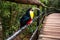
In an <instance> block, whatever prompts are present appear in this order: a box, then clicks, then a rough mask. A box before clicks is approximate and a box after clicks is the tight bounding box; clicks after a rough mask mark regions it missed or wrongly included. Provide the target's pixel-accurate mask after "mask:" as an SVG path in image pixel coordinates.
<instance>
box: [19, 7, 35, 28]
mask: <svg viewBox="0 0 60 40" xmlns="http://www.w3.org/2000/svg"><path fill="white" fill-rule="evenodd" d="M33 18H34V10H33V9H32V8H29V9H28V10H27V11H26V14H24V15H23V16H22V18H21V19H20V28H21V27H23V26H25V25H26V24H27V25H28V24H31V22H32V20H33Z"/></svg>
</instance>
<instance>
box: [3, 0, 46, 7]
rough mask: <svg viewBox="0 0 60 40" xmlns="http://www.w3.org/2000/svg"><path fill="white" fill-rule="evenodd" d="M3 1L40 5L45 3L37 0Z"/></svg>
mask: <svg viewBox="0 0 60 40" xmlns="http://www.w3.org/2000/svg"><path fill="white" fill-rule="evenodd" d="M3 1H11V2H16V3H20V4H31V5H41V6H43V7H45V5H44V4H43V3H41V1H38V0H3Z"/></svg>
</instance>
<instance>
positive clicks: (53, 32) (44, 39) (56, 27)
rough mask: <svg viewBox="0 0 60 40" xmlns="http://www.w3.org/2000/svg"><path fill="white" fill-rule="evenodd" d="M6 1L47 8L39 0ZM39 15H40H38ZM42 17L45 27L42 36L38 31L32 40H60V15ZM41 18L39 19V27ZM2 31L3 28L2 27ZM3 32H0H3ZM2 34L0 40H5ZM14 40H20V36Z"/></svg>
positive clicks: (52, 14) (41, 31) (53, 14)
mask: <svg viewBox="0 0 60 40" xmlns="http://www.w3.org/2000/svg"><path fill="white" fill-rule="evenodd" d="M6 1H12V2H17V3H23V4H32V5H37V7H38V8H39V6H40V5H41V6H43V7H46V6H45V5H44V4H43V3H41V2H39V1H38V0H36V1H34V0H33V1H32V2H31V0H30V1H29V0H28V1H25V0H23V1H19V0H6ZM37 13H38V12H37ZM38 15H39V14H38ZM44 15H45V16H44ZM44 15H42V17H43V19H44V20H43V27H42V29H41V30H40V34H39V35H38V33H37V32H38V30H37V31H36V33H35V37H33V38H32V39H30V40H60V13H51V14H49V15H46V14H44ZM39 20H40V19H39V18H38V21H37V23H38V25H37V26H39ZM0 28H1V29H2V27H1V26H0ZM1 31H2V30H0V32H1ZM1 35H2V33H0V40H3V38H2V36H1ZM13 40H20V38H19V35H17V36H16V37H14V38H13Z"/></svg>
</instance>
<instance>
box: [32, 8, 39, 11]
mask: <svg viewBox="0 0 60 40" xmlns="http://www.w3.org/2000/svg"><path fill="white" fill-rule="evenodd" d="M32 10H33V11H34V10H40V9H39V8H32Z"/></svg>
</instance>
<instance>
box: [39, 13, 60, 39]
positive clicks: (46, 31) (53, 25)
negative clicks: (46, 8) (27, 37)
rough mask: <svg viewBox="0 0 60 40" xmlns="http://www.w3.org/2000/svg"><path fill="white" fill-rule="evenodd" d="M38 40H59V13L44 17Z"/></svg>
mask: <svg viewBox="0 0 60 40" xmlns="http://www.w3.org/2000/svg"><path fill="white" fill-rule="evenodd" d="M38 40H60V13H53V14H50V15H48V16H47V17H45V20H44V23H43V29H42V33H41V34H40V35H39V39H38Z"/></svg>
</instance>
